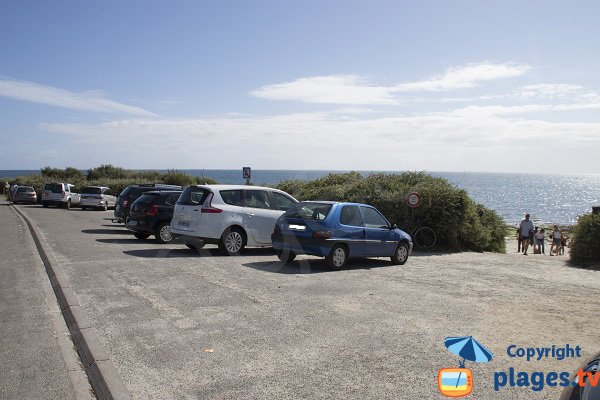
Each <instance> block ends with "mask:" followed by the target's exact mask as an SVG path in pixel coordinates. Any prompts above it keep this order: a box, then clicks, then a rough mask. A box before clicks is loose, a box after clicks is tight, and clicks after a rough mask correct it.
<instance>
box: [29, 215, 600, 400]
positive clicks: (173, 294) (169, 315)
mask: <svg viewBox="0 0 600 400" xmlns="http://www.w3.org/2000/svg"><path fill="white" fill-rule="evenodd" d="M19 207H20V209H21V210H22V211H24V212H25V213H26V214H27V215H28V216H29V217H30V218H31V220H32V222H34V223H35V224H36V225H37V226H38V227H39V229H40V231H41V232H42V234H43V236H44V239H45V241H46V242H47V244H48V245H49V247H50V248H51V249H52V252H53V257H54V258H55V259H56V260H58V261H59V262H60V263H61V265H62V268H63V270H64V272H65V274H66V275H67V277H68V279H69V281H70V284H71V286H72V288H73V290H74V291H75V294H76V296H77V298H78V300H79V303H80V304H81V306H82V307H83V308H84V309H85V311H86V312H87V314H88V316H89V318H90V319H91V321H92V323H93V325H94V327H95V329H96V332H97V334H98V336H99V338H100V340H101V342H102V343H103V345H104V346H105V347H106V349H107V350H108V351H109V353H110V354H111V356H112V360H113V363H114V364H115V366H116V368H117V370H118V372H119V374H120V375H121V377H122V379H123V381H124V382H125V384H126V386H127V388H128V390H129V391H130V393H131V395H132V397H133V398H136V399H165V398H189V399H195V398H202V399H231V398H244V399H246V398H248V399H264V398H271V399H288V398H311V399H415V398H419V399H435V398H440V397H441V396H440V394H439V392H438V390H437V372H438V370H439V369H440V368H445V367H456V366H458V362H459V360H458V357H456V356H454V355H452V354H451V353H450V352H448V351H447V350H446V349H445V347H444V345H443V340H444V338H445V337H447V336H462V335H473V336H474V337H475V338H477V339H478V340H479V341H480V342H482V343H483V344H484V345H486V346H487V347H488V348H489V349H490V350H491V351H492V352H493V353H494V355H495V358H494V360H493V361H492V362H491V363H488V364H474V363H467V367H470V368H471V369H472V370H473V372H474V375H475V391H474V396H472V398H478V399H484V398H485V399H493V398H507V397H510V398H522V399H530V398H533V396H534V395H535V398H544V399H555V398H557V397H558V393H559V392H560V389H559V388H545V389H544V390H543V391H541V392H535V393H534V392H532V391H531V390H530V389H525V388H514V389H503V390H502V391H501V392H495V391H494V390H493V372H494V371H501V370H508V368H510V367H514V368H515V369H517V370H523V371H572V370H574V369H575V367H576V366H578V365H579V363H580V361H581V360H579V359H565V360H562V361H557V360H547V361H540V362H529V363H527V362H526V361H522V360H515V359H511V358H509V357H508V356H507V355H506V348H507V346H508V345H510V344H513V343H514V344H518V345H520V346H524V347H526V346H534V347H545V346H552V345H553V344H556V345H563V344H565V343H570V344H572V345H579V346H581V348H582V350H583V354H584V355H585V356H589V355H591V354H592V353H596V352H597V351H598V350H600V337H599V335H598V330H597V326H598V315H600V304H599V302H600V272H598V271H587V270H580V269H575V268H571V267H568V266H566V265H565V263H564V258H561V257H542V256H529V257H523V256H520V255H517V254H488V253H486V254H476V253H462V254H443V255H427V254H421V255H418V254H416V255H414V256H413V257H411V258H410V259H409V261H408V262H407V264H406V265H404V266H393V265H391V263H390V262H389V260H384V259H379V260H356V261H353V262H351V263H350V265H349V268H348V269H347V270H344V271H340V272H334V271H330V270H329V269H327V267H326V265H325V262H324V261H322V260H320V259H317V258H311V257H299V259H298V260H297V261H295V262H294V263H293V264H292V265H290V266H281V265H280V264H279V263H278V262H277V258H276V257H275V255H274V254H273V252H272V251H271V250H267V249H249V250H247V251H246V252H245V253H244V254H243V255H242V256H239V257H223V256H220V255H218V253H217V252H216V248H214V247H212V249H211V248H210V247H209V246H207V249H203V250H202V251H201V252H200V253H198V252H195V251H192V250H189V249H187V248H186V247H184V246H182V245H159V244H155V243H154V242H153V241H152V240H138V239H135V238H134V237H133V236H132V235H130V234H129V233H128V232H127V231H126V230H125V229H123V227H122V226H120V225H116V224H112V223H111V222H110V217H111V216H112V211H109V212H102V211H81V210H79V209H74V210H70V211H67V210H63V209H53V208H51V209H42V208H41V207H39V206H19Z"/></svg>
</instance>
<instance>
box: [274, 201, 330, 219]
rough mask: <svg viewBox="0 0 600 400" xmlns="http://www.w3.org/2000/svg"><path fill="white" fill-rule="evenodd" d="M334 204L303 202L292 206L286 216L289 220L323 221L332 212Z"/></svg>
mask: <svg viewBox="0 0 600 400" xmlns="http://www.w3.org/2000/svg"><path fill="white" fill-rule="evenodd" d="M332 206H333V205H332V204H325V203H308V202H306V203H305V202H302V203H298V204H294V205H292V206H291V207H290V208H289V209H288V210H287V211H286V212H285V214H284V216H285V217H287V218H302V219H314V220H323V219H325V218H327V216H328V215H329V212H330V211H331V207H332Z"/></svg>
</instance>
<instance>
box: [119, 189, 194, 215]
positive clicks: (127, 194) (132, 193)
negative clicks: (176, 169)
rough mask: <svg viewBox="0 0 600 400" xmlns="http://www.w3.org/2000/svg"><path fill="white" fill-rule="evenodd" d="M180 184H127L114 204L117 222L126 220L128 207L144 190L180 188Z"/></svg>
mask: <svg viewBox="0 0 600 400" xmlns="http://www.w3.org/2000/svg"><path fill="white" fill-rule="evenodd" d="M182 189H183V188H182V187H181V186H177V185H165V184H162V183H147V184H141V185H130V186H127V187H126V188H125V189H124V190H123V191H122V192H121V194H119V197H118V199H117V204H116V206H115V211H114V215H115V219H116V220H117V222H119V223H124V222H127V217H129V208H130V207H131V205H132V204H133V202H134V201H135V200H137V198H138V197H140V196H141V195H142V194H144V193H146V192H150V191H152V190H182Z"/></svg>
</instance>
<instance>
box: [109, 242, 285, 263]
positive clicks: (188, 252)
mask: <svg viewBox="0 0 600 400" xmlns="http://www.w3.org/2000/svg"><path fill="white" fill-rule="evenodd" d="M97 241H102V242H105V243H128V242H129V241H128V240H127V241H126V239H97ZM115 241H118V242H115ZM137 241H138V242H139V241H140V240H139V239H137ZM175 244H177V243H175ZM123 253H125V254H127V255H130V256H135V257H143V258H171V257H193V256H201V257H223V258H225V257H228V256H225V255H223V254H221V252H220V251H219V249H218V248H217V247H209V248H206V247H204V248H201V249H188V248H187V247H185V248H180V249H173V248H164V249H140V250H125V251H123ZM171 253H174V254H171ZM241 256H245V257H252V256H257V257H259V256H275V254H274V251H273V249H270V248H269V249H262V248H257V249H244V250H242V254H241ZM235 258H236V257H235V256H234V257H232V260H233V259H235Z"/></svg>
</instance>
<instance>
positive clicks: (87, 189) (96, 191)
mask: <svg viewBox="0 0 600 400" xmlns="http://www.w3.org/2000/svg"><path fill="white" fill-rule="evenodd" d="M81 193H89V194H102V189H101V188H99V187H93V186H86V187H84V188H83V189H81Z"/></svg>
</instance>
